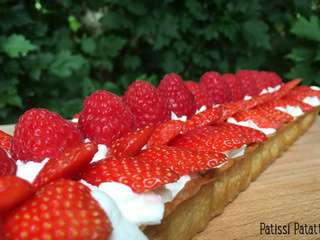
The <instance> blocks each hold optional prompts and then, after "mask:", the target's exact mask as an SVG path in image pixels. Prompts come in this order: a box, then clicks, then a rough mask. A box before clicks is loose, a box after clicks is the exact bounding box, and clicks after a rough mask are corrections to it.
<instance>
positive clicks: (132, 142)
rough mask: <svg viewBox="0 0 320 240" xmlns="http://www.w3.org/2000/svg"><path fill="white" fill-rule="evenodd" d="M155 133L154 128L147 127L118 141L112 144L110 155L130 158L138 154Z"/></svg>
mask: <svg viewBox="0 0 320 240" xmlns="http://www.w3.org/2000/svg"><path fill="white" fill-rule="evenodd" d="M153 131H154V127H153V126H147V127H144V128H143V129H141V130H137V131H135V132H130V133H128V134H127V135H125V136H123V137H121V138H118V139H116V140H115V141H113V142H112V143H111V146H110V149H109V151H110V154H112V155H114V156H115V157H130V156H134V155H136V154H138V152H139V151H140V150H141V148H142V147H143V146H144V145H146V144H147V142H148V140H149V138H150V136H151V134H152V133H153Z"/></svg>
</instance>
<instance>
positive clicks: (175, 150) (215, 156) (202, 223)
mask: <svg viewBox="0 0 320 240" xmlns="http://www.w3.org/2000/svg"><path fill="white" fill-rule="evenodd" d="M299 83H300V81H299V80H292V81H290V82H288V83H283V82H282V80H281V78H280V77H279V76H278V75H277V74H276V73H274V72H266V71H252V70H241V71H238V72H237V73H236V74H231V73H227V74H224V75H220V74H219V73H217V72H207V73H205V74H203V75H202V76H201V78H200V82H199V83H196V82H193V81H183V80H182V78H181V77H180V76H179V75H178V74H175V73H171V74H167V75H165V77H164V78H163V79H162V80H161V82H160V84H159V86H158V87H155V86H153V85H151V84H150V83H148V82H145V81H141V80H138V81H135V82H134V83H132V84H131V85H130V86H129V88H128V90H127V91H126V92H125V94H124V95H123V96H122V97H121V98H120V97H118V96H116V95H114V94H112V93H110V92H108V91H105V90H99V91H96V92H94V93H92V94H91V95H90V96H89V97H88V98H87V99H86V100H85V101H84V104H83V109H82V111H81V113H79V114H77V115H75V118H74V119H73V120H72V121H68V120H65V119H63V118H62V117H61V116H59V115H58V114H56V113H53V112H50V111H48V110H46V109H30V110H28V111H26V112H25V113H24V114H23V115H22V116H21V117H20V119H19V121H18V123H17V125H16V126H15V129H14V134H13V136H11V135H9V134H7V133H4V132H0V216H1V217H0V236H1V238H0V239H15V240H19V239H104V240H106V239H112V240H124V239H132V240H140V239H159V240H160V239H161V240H165V239H175V240H179V239H192V237H193V236H195V235H196V233H198V232H200V231H202V230H203V229H204V228H205V227H206V225H207V223H208V222H209V220H210V219H212V218H213V217H214V216H216V215H218V214H220V213H222V211H223V209H224V207H225V206H226V205H227V204H228V203H229V202H230V201H232V200H233V199H234V198H235V197H236V196H237V194H238V193H239V192H240V191H243V190H245V189H246V188H247V187H248V185H249V184H250V182H251V181H253V180H255V179H256V178H257V177H258V175H259V174H260V173H261V172H262V171H263V170H264V169H265V168H266V167H267V166H268V165H269V164H270V163H272V161H274V160H275V159H276V158H277V157H278V156H279V154H281V153H282V152H283V151H285V150H287V149H288V147H289V146H290V145H291V144H292V143H293V142H294V141H295V140H296V139H297V138H298V137H299V136H301V135H302V134H303V133H304V132H305V131H306V130H307V129H308V128H309V127H310V126H311V124H312V122H313V120H314V119H315V118H316V116H317V113H318V111H319V108H318V106H319V105H320V89H319V88H317V87H306V86H299Z"/></svg>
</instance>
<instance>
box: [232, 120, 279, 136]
mask: <svg viewBox="0 0 320 240" xmlns="http://www.w3.org/2000/svg"><path fill="white" fill-rule="evenodd" d="M227 122H228V123H232V124H235V125H239V126H244V127H249V128H253V129H256V130H258V131H260V132H263V133H264V134H265V135H271V134H274V133H275V132H276V131H277V130H276V129H274V128H260V127H258V126H257V125H256V124H255V123H254V122H253V121H252V120H247V121H240V122H238V121H237V120H236V119H234V118H232V117H230V118H228V120H227Z"/></svg>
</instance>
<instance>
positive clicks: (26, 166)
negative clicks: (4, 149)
mask: <svg viewBox="0 0 320 240" xmlns="http://www.w3.org/2000/svg"><path fill="white" fill-rule="evenodd" d="M48 161H49V158H45V159H43V160H42V161H41V162H33V161H29V162H24V161H21V160H17V161H16V165H17V173H16V175H17V176H18V177H20V178H22V179H25V180H27V181H28V182H30V183H32V182H33V181H34V179H35V178H36V177H37V175H38V174H39V172H40V171H41V169H42V168H43V167H44V165H46V163H47V162H48Z"/></svg>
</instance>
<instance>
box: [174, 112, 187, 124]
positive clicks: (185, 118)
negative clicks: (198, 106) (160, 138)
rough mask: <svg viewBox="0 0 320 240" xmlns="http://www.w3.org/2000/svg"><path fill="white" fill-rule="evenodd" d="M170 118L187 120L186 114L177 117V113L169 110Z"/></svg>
mask: <svg viewBox="0 0 320 240" xmlns="http://www.w3.org/2000/svg"><path fill="white" fill-rule="evenodd" d="M171 120H179V121H182V122H186V121H187V116H186V115H182V116H181V117H178V116H177V114H175V113H174V112H171Z"/></svg>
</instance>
